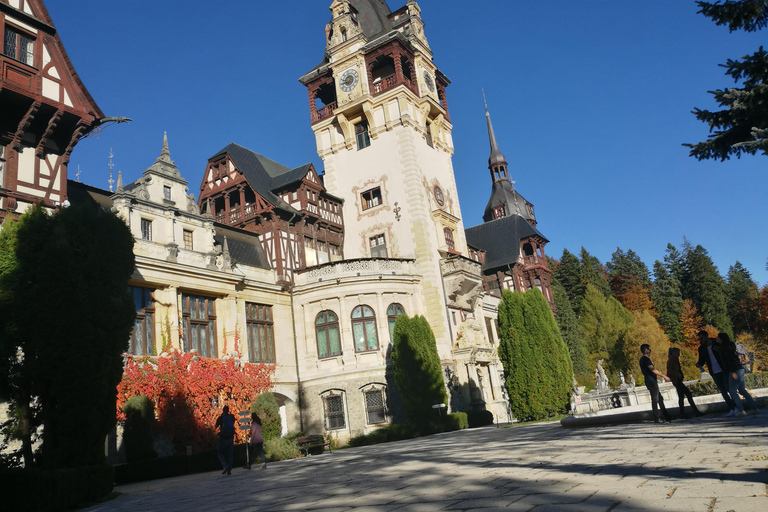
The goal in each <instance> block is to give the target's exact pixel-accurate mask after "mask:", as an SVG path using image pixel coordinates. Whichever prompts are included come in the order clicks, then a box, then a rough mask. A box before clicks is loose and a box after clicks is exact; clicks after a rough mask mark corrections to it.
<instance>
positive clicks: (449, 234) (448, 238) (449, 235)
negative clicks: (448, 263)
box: [443, 228, 454, 251]
mask: <svg viewBox="0 0 768 512" xmlns="http://www.w3.org/2000/svg"><path fill="white" fill-rule="evenodd" d="M443 235H445V245H446V246H447V247H448V250H449V251H452V250H453V247H454V245H453V231H451V228H445V229H443Z"/></svg>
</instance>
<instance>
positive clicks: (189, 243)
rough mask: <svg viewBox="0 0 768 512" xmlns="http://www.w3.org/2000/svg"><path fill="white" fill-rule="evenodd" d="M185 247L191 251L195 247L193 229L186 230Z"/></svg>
mask: <svg viewBox="0 0 768 512" xmlns="http://www.w3.org/2000/svg"><path fill="white" fill-rule="evenodd" d="M184 248H185V249H187V250H189V251H191V250H192V248H193V244H192V231H189V230H188V229H185V230H184Z"/></svg>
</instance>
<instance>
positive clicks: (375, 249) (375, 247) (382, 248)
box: [370, 234, 387, 258]
mask: <svg viewBox="0 0 768 512" xmlns="http://www.w3.org/2000/svg"><path fill="white" fill-rule="evenodd" d="M370 243H371V258H386V257H387V241H386V239H385V238H384V235H383V234H381V235H376V236H373V237H371V238H370Z"/></svg>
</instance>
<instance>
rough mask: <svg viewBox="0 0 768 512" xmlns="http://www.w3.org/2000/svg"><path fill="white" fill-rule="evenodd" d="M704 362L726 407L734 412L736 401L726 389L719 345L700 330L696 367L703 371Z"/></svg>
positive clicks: (726, 379) (725, 378) (725, 374)
mask: <svg viewBox="0 0 768 512" xmlns="http://www.w3.org/2000/svg"><path fill="white" fill-rule="evenodd" d="M704 364H706V365H707V369H708V370H709V374H710V375H711V376H712V380H713V381H714V382H715V386H717V389H718V391H720V394H721V395H722V396H723V399H724V400H725V403H726V404H728V409H729V410H730V411H731V412H732V413H733V414H736V403H735V402H734V401H733V400H732V399H731V395H730V394H729V391H728V374H727V373H726V372H725V371H724V369H723V363H722V361H720V347H719V346H717V344H716V342H715V341H714V340H713V339H712V338H710V337H709V333H708V332H707V331H704V330H701V331H699V360H698V362H697V363H696V367H697V368H698V369H699V370H701V371H702V372H703V371H704ZM733 414H731V416H733Z"/></svg>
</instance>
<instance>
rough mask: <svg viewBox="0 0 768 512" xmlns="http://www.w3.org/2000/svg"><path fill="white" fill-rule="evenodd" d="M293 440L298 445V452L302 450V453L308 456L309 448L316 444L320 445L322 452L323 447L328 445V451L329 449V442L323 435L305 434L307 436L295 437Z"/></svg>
mask: <svg viewBox="0 0 768 512" xmlns="http://www.w3.org/2000/svg"><path fill="white" fill-rule="evenodd" d="M294 442H295V443H296V446H298V447H299V453H301V452H304V455H305V456H306V457H308V456H309V455H310V454H309V450H310V449H311V448H315V447H317V446H320V447H322V449H323V452H325V447H326V446H327V447H328V451H329V452H330V451H332V450H331V442H330V441H326V440H325V438H324V437H323V436H307V437H297V438H296V439H294Z"/></svg>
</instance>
